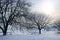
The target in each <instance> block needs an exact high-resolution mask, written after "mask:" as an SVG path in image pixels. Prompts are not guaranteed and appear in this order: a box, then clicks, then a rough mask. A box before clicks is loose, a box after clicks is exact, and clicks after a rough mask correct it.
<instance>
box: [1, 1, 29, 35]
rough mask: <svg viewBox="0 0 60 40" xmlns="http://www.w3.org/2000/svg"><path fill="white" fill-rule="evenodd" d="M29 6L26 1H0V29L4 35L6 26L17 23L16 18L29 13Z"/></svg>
mask: <svg viewBox="0 0 60 40" xmlns="http://www.w3.org/2000/svg"><path fill="white" fill-rule="evenodd" d="M29 7H30V4H29V3H28V2H26V0H0V24H2V25H0V29H1V30H2V32H3V35H6V33H7V29H8V25H11V24H14V23H18V21H17V18H19V17H21V16H26V14H27V13H29Z"/></svg>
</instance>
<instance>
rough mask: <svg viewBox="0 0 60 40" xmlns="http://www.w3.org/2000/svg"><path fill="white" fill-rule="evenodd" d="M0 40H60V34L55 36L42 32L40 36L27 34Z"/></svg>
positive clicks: (51, 33)
mask: <svg viewBox="0 0 60 40" xmlns="http://www.w3.org/2000/svg"><path fill="white" fill-rule="evenodd" d="M0 40H60V34H55V32H53V31H50V32H44V33H43V32H42V34H41V35H39V34H36V35H35V34H34V35H27V34H20V35H19V34H18V35H17V34H15V35H6V36H2V35H1V36H0Z"/></svg>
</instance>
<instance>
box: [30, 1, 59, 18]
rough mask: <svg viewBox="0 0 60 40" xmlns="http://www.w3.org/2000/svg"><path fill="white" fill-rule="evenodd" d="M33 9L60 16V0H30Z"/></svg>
mask: <svg viewBox="0 0 60 40" xmlns="http://www.w3.org/2000/svg"><path fill="white" fill-rule="evenodd" d="M30 1H31V2H32V11H33V12H39V13H45V14H47V15H51V16H52V17H57V16H60V0H30Z"/></svg>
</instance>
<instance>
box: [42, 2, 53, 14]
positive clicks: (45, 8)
mask: <svg viewBox="0 0 60 40" xmlns="http://www.w3.org/2000/svg"><path fill="white" fill-rule="evenodd" d="M42 11H43V12H44V13H45V14H47V15H52V12H53V4H52V3H50V2H45V3H43V4H42Z"/></svg>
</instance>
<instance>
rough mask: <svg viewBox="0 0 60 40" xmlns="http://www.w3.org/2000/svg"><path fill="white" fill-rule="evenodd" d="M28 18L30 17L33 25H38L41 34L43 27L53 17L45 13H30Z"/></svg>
mask: <svg viewBox="0 0 60 40" xmlns="http://www.w3.org/2000/svg"><path fill="white" fill-rule="evenodd" d="M26 18H28V19H30V20H31V21H32V22H33V25H36V26H38V30H39V34H41V29H42V28H44V27H45V26H46V25H47V24H49V23H50V21H51V18H50V17H49V16H47V15H45V14H29V15H28V16H26Z"/></svg>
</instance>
